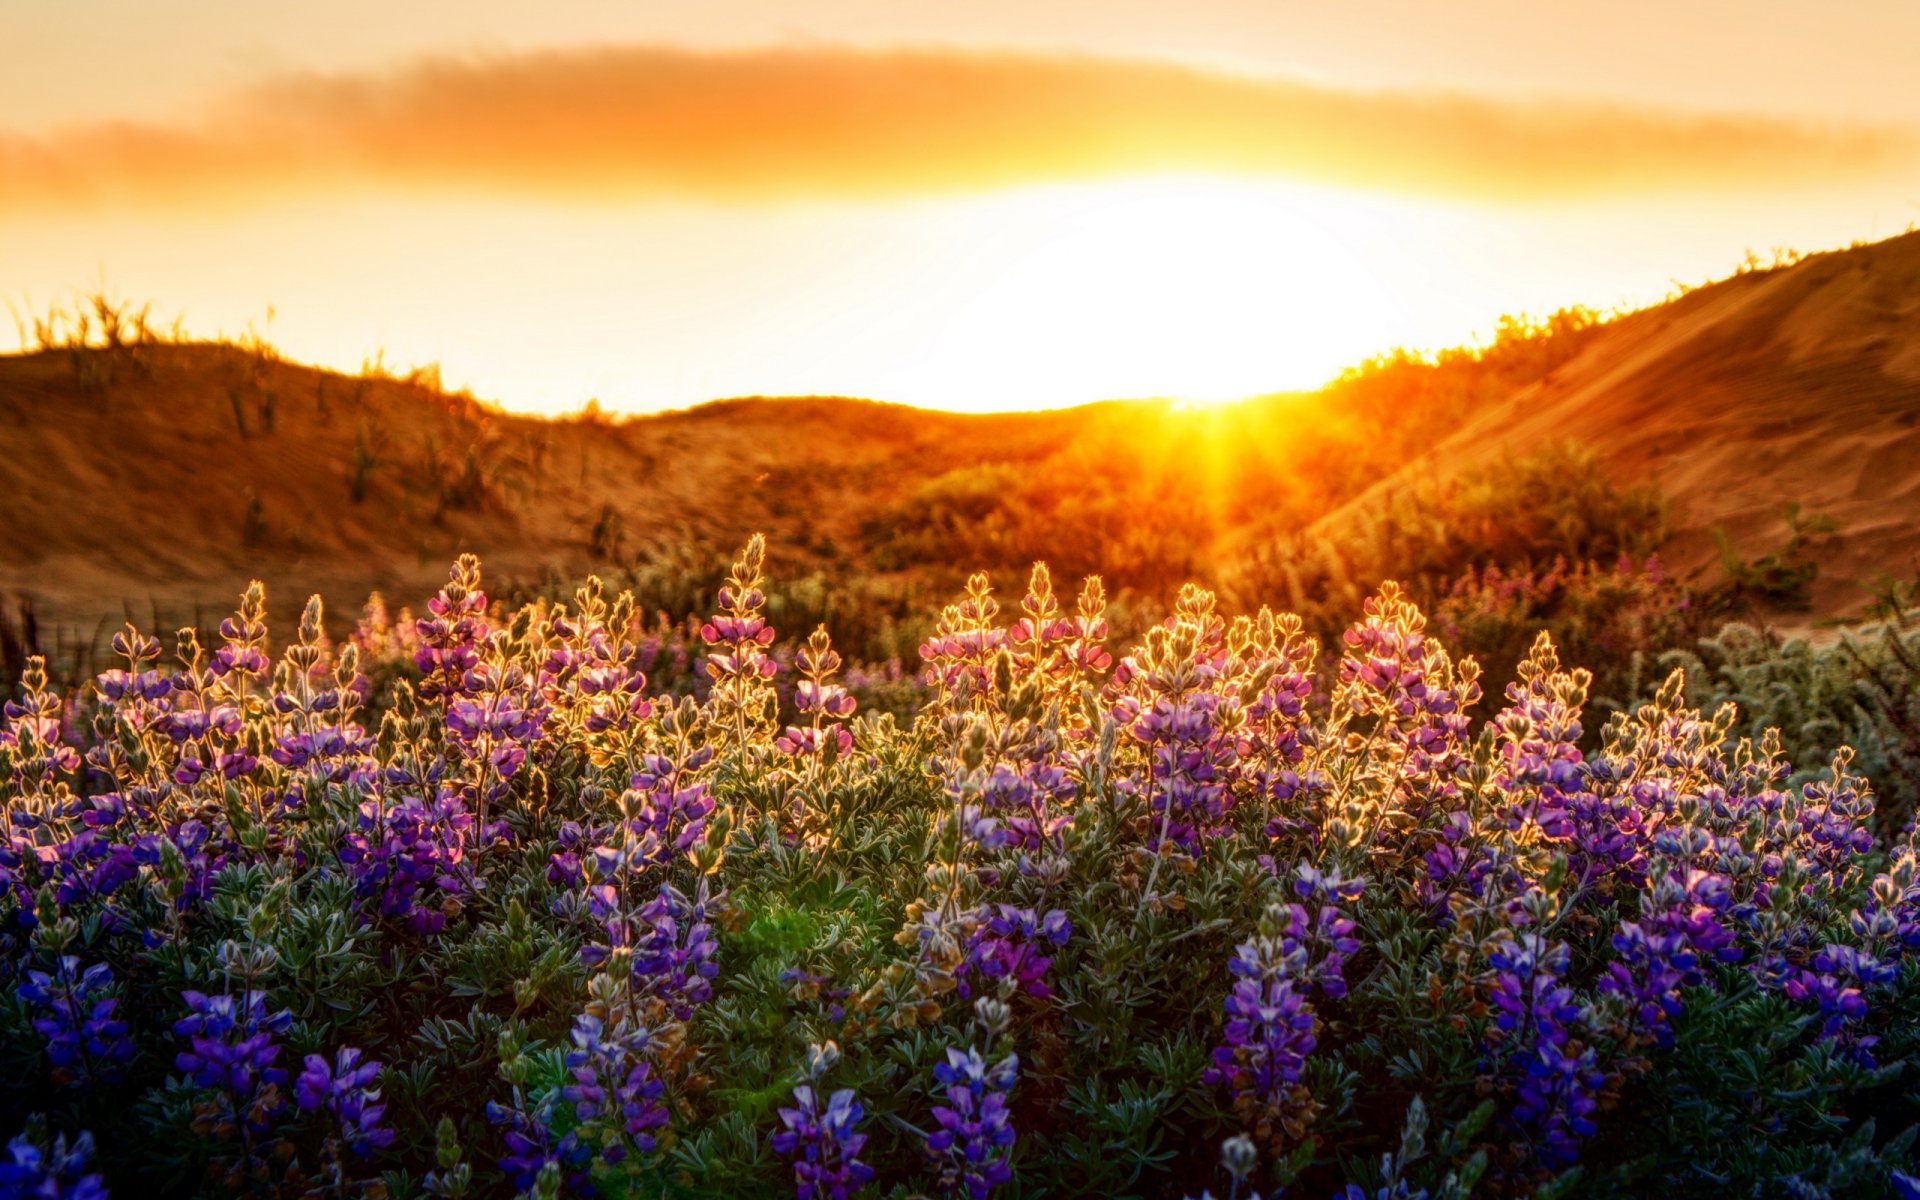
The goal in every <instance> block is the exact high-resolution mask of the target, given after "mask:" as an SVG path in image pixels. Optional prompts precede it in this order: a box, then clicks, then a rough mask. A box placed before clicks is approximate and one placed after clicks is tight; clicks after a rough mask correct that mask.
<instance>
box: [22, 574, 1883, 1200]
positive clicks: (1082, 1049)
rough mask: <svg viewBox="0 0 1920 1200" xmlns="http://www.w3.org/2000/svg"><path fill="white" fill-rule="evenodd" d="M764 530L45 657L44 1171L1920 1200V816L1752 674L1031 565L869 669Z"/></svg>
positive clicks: (464, 1183) (396, 1190) (808, 1187)
mask: <svg viewBox="0 0 1920 1200" xmlns="http://www.w3.org/2000/svg"><path fill="white" fill-rule="evenodd" d="M764 559H765V548H764V545H763V543H762V542H761V541H760V540H759V539H758V538H755V539H754V540H753V541H752V542H751V543H749V545H748V546H747V548H746V550H745V551H744V552H743V554H742V555H741V556H740V558H739V560H738V561H737V562H736V563H735V564H734V566H733V569H732V571H731V573H730V575H729V576H728V578H727V581H726V583H725V585H724V586H723V587H722V588H721V589H720V590H719V594H718V597H717V601H716V603H715V605H714V610H715V611H714V612H713V613H712V615H711V616H710V617H709V618H708V619H706V620H705V621H704V622H699V623H697V624H696V625H695V626H693V627H691V628H690V629H685V631H684V632H674V631H673V629H668V630H667V631H666V632H664V633H663V632H662V630H661V628H660V627H657V626H655V625H650V624H648V622H647V620H646V619H645V618H646V617H647V614H646V613H644V612H642V611H640V606H639V605H637V604H636V602H635V600H634V598H633V597H632V595H631V594H627V593H621V594H611V592H610V589H608V588H606V587H605V586H603V585H602V584H601V583H600V582H599V581H598V580H589V581H588V582H587V583H586V584H585V585H584V586H583V587H581V588H580V589H579V590H578V592H577V593H576V594H574V595H573V596H571V597H570V598H568V599H566V600H565V602H563V603H562V602H553V601H549V600H544V599H536V600H533V601H531V602H529V603H527V604H525V605H523V606H521V607H519V608H518V609H517V610H509V609H508V608H507V607H506V606H504V605H500V604H494V603H490V601H489V599H488V596H487V594H486V592H485V583H484V581H483V579H482V576H481V572H480V565H479V563H478V562H477V561H475V560H473V559H471V558H463V559H461V561H460V562H459V563H458V564H457V565H456V566H455V567H454V569H453V571H452V574H451V577H450V579H449V582H448V583H447V585H446V586H445V587H444V588H443V589H442V590H441V591H440V593H439V594H438V595H437V596H436V597H434V598H433V599H432V600H431V601H430V602H429V603H428V605H427V609H426V612H425V615H424V616H421V617H419V618H418V619H417V620H415V619H412V618H411V617H409V616H406V615H401V616H399V617H396V618H393V619H389V618H387V617H386V616H385V615H384V610H382V609H379V608H378V607H375V608H370V610H369V616H368V618H367V619H366V620H364V621H363V622H362V623H361V625H360V627H359V628H358V630H357V631H356V632H355V633H354V634H353V635H352V636H350V637H346V638H341V639H337V640H336V639H332V638H329V637H328V635H327V632H326V625H325V622H324V620H323V616H324V614H323V612H322V609H321V606H320V602H319V600H318V599H317V598H316V599H315V600H314V601H313V602H311V603H310V604H309V606H308V608H307V610H306V615H305V617H304V618H303V619H302V620H301V622H300V625H299V628H298V629H297V631H295V633H294V636H293V637H292V638H290V639H288V638H285V637H284V636H282V637H278V638H275V637H272V636H271V635H270V631H269V629H268V627H267V623H266V618H265V614H266V605H265V598H264V596H263V594H262V592H261V590H260V589H259V588H258V586H257V585H256V587H255V588H253V589H252V590H250V591H249V592H248V593H247V595H246V596H245V598H244V599H243V600H242V602H241V604H240V607H239V609H238V610H237V611H236V612H235V613H234V614H233V615H232V616H231V617H230V618H228V619H227V620H226V621H225V622H223V623H222V624H221V625H220V627H219V630H218V634H217V637H210V638H208V639H206V640H204V641H203V639H202V638H201V637H200V636H199V635H197V634H195V633H194V632H192V631H182V632H181V634H180V635H179V636H178V637H177V638H176V639H175V640H173V641H172V642H171V643H169V644H163V643H162V641H161V640H159V639H158V638H156V637H155V636H152V635H150V634H149V633H147V632H142V631H140V630H137V629H134V628H132V627H128V628H127V629H126V630H124V631H123V632H121V633H120V634H119V635H117V636H116V637H115V639H114V642H113V647H114V650H115V651H116V653H117V654H118V655H119V656H120V660H121V661H120V663H119V665H118V666H116V667H114V668H113V669H110V670H106V671H104V672H103V673H100V674H98V676H97V678H95V679H92V680H91V681H90V682H85V683H82V684H80V685H79V686H76V687H72V688H68V689H64V690H63V691H59V692H57V691H56V690H55V689H54V687H53V685H52V684H51V683H50V682H49V679H48V674H47V671H46V670H45V669H44V667H43V666H41V665H38V664H33V665H30V666H29V668H28V669H27V671H26V672H25V675H24V678H23V681H22V686H21V687H20V688H19V689H18V691H17V693H16V694H15V695H14V696H13V697H11V698H10V699H9V700H8V701H7V704H6V707H5V710H4V720H3V722H0V795H4V798H5V806H4V812H5V821H6V826H5V832H6V842H5V847H4V849H3V850H0V884H4V898H0V984H3V985H4V988H3V990H0V1120H4V1122H5V1125H6V1128H5V1130H4V1132H0V1137H4V1138H10V1139H11V1140H10V1141H8V1142H7V1145H6V1149H5V1153H4V1156H3V1157H0V1195H6V1196H15V1195H18V1196H36V1197H55V1196H61V1197H66V1196H72V1197H89V1198H92V1197H100V1196H104V1195H106V1194H108V1192H109V1190H111V1192H112V1194H114V1195H119V1196H136V1195H196V1194H211V1195H263V1196H264V1195H275V1196H377V1195H383V1194H384V1195H387V1196H391V1197H396V1198H397V1197H413V1196H440V1197H454V1196H508V1195H514V1194H531V1195H536V1196H588V1195H593V1196H605V1197H622V1196H687V1197H698V1196H716V1197H730V1198H731V1197H742V1198H744V1197H760V1196H767V1197H774V1196H789V1195H791V1196H797V1197H798V1198H799V1200H811V1198H827V1197H832V1198H835V1200H837V1198H839V1197H843V1196H851V1195H864V1196H873V1197H881V1196H918V1195H925V1196H934V1195H942V1194H944V1195H951V1196H956V1197H958V1196H966V1197H969V1198H971V1200H984V1198H985V1197H988V1196H993V1197H1006V1198H1012V1197H1039V1196H1139V1197H1183V1196H1191V1197H1199V1196H1202V1195H1205V1194H1208V1193H1211V1195H1213V1196H1216V1197H1222V1198H1225V1197H1229V1196H1233V1197H1239V1198H1242V1200H1246V1198H1248V1197H1252V1196H1255V1195H1260V1196H1265V1197H1269V1198H1271V1197H1276V1196H1290V1197H1291V1196H1300V1197H1315V1198H1319V1197H1337V1198H1339V1200H1371V1198H1375V1197H1381V1198H1408V1200H1411V1198H1413V1197H1427V1198H1429V1200H1441V1198H1451V1200H1458V1198H1462V1197H1466V1196H1469V1195H1477V1196H1488V1197H1508V1196H1524V1195H1534V1196H1639V1195H1659V1194H1668V1193H1672V1192H1674V1191H1677V1190H1685V1192H1686V1193H1687V1194H1692V1195H1701V1196H1706V1195H1737V1196H1749V1195H1752V1196H1794V1197H1820V1196H1833V1197H1849V1196H1859V1197H1878V1196H1897V1197H1911V1196H1916V1195H1920V1181H1916V1180H1915V1179H1914V1178H1913V1177H1912V1176H1911V1175H1910V1174H1909V1173H1910V1172H1920V1164H1917V1163H1916V1161H1915V1160H1916V1151H1915V1147H1914V1137H1915V1124H1916V1122H1920V1086H1917V1084H1916V1081H1915V1079H1914V1077H1913V1071H1912V1070H1910V1069H1909V1064H1910V1063H1913V1062H1915V1061H1916V1060H1917V1059H1920V1025H1916V1017H1920V968H1917V967H1916V961H1915V953H1914V952H1915V951H1916V950H1920V857H1916V847H1915V844H1914V840H1913V834H1912V831H1911V826H1908V827H1906V828H1900V827H1898V826H1897V825H1896V824H1895V823H1894V822H1893V821H1890V820H1888V819H1886V816H1885V815H1884V814H1882V815H1881V816H1879V817H1878V818H1876V812H1875V799H1874V796H1873V793H1872V790H1871V788H1870V786H1869V784H1868V782H1867V780H1866V779H1865V778H1863V777H1862V776H1861V775H1860V774H1858V773H1857V772H1856V768H1855V767H1854V764H1853V758H1852V754H1851V752H1850V751H1849V750H1848V749H1846V748H1845V747H1843V746H1840V745H1827V746H1822V747H1819V748H1818V752H1817V753H1818V757H1817V758H1816V759H1815V760H1814V761H1802V762H1798V763H1789V762H1788V761H1787V759H1786V756H1785V753H1784V751H1783V748H1782V746H1783V743H1782V739H1781V737H1780V735H1778V734H1774V733H1765V734H1754V735H1749V734H1748V733H1747V732H1745V731H1746V730H1747V729H1748V725H1747V721H1748V717H1747V715H1746V714H1743V713H1742V712H1740V711H1738V710H1737V709H1736V708H1735V707H1734V706H1732V705H1726V706H1721V707H1719V708H1717V709H1714V710H1711V711H1701V710H1699V709H1698V708H1695V707H1689V705H1690V703H1694V704H1697V703H1698V700H1697V692H1695V693H1690V691H1689V689H1690V688H1693V689H1698V688H1699V687H1701V686H1702V685H1703V684H1706V683H1710V682H1711V681H1710V680H1705V679H1703V678H1701V676H1702V675H1703V674H1706V673H1707V672H1706V668H1705V667H1704V666H1700V667H1698V668H1697V669H1696V672H1695V677H1694V678H1693V679H1692V680H1689V679H1687V678H1686V677H1684V676H1683V675H1682V674H1680V673H1675V674H1674V675H1672V676H1671V677H1669V678H1667V679H1666V681H1665V682H1664V683H1660V684H1658V685H1657V687H1655V688H1652V689H1650V691H1651V698H1650V699H1647V700H1645V701H1644V702H1642V703H1635V704H1628V705H1623V706H1618V707H1615V708H1613V709H1612V710H1611V712H1610V714H1602V713H1599V712H1596V711H1592V709H1593V706H1592V705H1590V703H1589V697H1588V691H1589V688H1590V685H1591V683H1592V679H1593V676H1592V675H1591V674H1590V673H1589V667H1591V668H1593V669H1596V670H1612V671H1616V672H1617V671H1618V670H1619V669H1620V664H1618V663H1615V662H1595V663H1591V664H1577V663H1573V662H1568V661H1562V658H1561V655H1560V654H1559V653H1558V652H1557V651H1556V648H1555V646H1554V644H1553V642H1552V640H1551V638H1549V637H1548V636H1547V635H1545V634H1542V635H1541V636H1539V637H1538V638H1537V639H1536V640H1534V641H1532V643H1531V647H1530V649H1527V650H1526V651H1525V653H1524V657H1523V658H1521V659H1520V661H1518V662H1517V663H1515V662H1501V663H1489V664H1487V666H1488V670H1489V671H1492V672H1494V673H1496V675H1497V677H1499V678H1503V679H1504V678H1511V679H1512V682H1511V683H1510V684H1507V685H1506V686H1505V687H1504V688H1503V689H1497V691H1499V692H1501V693H1503V694H1495V695H1492V696H1484V695H1483V694H1482V692H1483V684H1482V669H1481V666H1480V665H1479V664H1478V663H1476V662H1475V661H1474V660H1473V659H1472V658H1471V657H1467V656H1464V655H1462V656H1458V657H1456V656H1455V655H1453V654H1450V653H1449V651H1448V649H1447V647H1446V646H1445V645H1444V644H1443V638H1442V636H1440V634H1439V633H1438V632H1437V628H1438V627H1437V625H1436V627H1429V625H1428V623H1427V620H1426V617H1425V616H1423V614H1422V613H1421V612H1420V611H1419V610H1418V609H1417V608H1416V607H1415V606H1414V604H1413V603H1412V602H1411V600H1410V599H1409V598H1408V595H1407V594H1406V593H1403V592H1402V590H1401V589H1399V588H1398V587H1396V586H1395V585H1393V584H1386V585H1383V586H1382V587H1381V588H1380V589H1379V590H1378V591H1377V592H1376V593H1375V594H1374V595H1372V596H1371V597H1370V598H1368V599H1366V600H1365V602H1364V605H1363V606H1362V608H1361V609H1360V611H1356V612H1353V613H1351V614H1350V615H1349V618H1348V619H1350V620H1351V622H1352V623H1351V624H1350V625H1349V626H1348V627H1347V628H1346V629H1345V631H1344V632H1343V633H1341V634H1339V635H1338V637H1337V639H1325V641H1324V644H1323V639H1321V638H1317V637H1315V636H1314V635H1313V633H1312V632H1311V627H1310V626H1309V625H1308V623H1306V622H1305V621H1303V620H1302V619H1301V618H1300V617H1297V616H1289V615H1277V614H1275V613H1273V612H1270V611H1267V610H1264V609H1262V610H1259V611H1256V612H1248V613H1241V612H1228V611H1223V606H1222V604H1221V603H1220V602H1219V601H1217V600H1216V598H1215V596H1214V595H1213V594H1212V593H1210V592H1208V591H1206V590H1203V589H1201V588H1198V587H1193V586H1189V587H1187V588H1185V589H1184V590H1182V591H1181V592H1180V593H1179V595H1178V599H1177V601H1176V602H1175V603H1174V604H1173V606H1172V610H1171V613H1170V615H1168V616H1167V617H1166V618H1165V619H1164V620H1159V621H1154V622H1151V623H1149V624H1148V626H1147V628H1146V630H1145V633H1144V636H1143V637H1142V638H1141V639H1139V640H1138V642H1137V644H1131V645H1129V644H1125V643H1124V642H1123V641H1122V639H1119V638H1116V637H1113V636H1111V634H1110V630H1109V626H1108V620H1109V616H1108V613H1107V611H1106V598H1105V595H1104V593H1103V590H1102V587H1101V584H1100V582H1099V580H1097V579H1089V580H1088V581H1087V582H1086V583H1085V584H1084V586H1082V587H1081V588H1080V589H1079V590H1078V591H1077V593H1073V592H1072V591H1071V590H1070V589H1065V588H1063V589H1062V590H1060V591H1056V589H1055V585H1054V583H1053V581H1052V580H1051V578H1050V577H1049V575H1048V573H1047V571H1046V570H1045V569H1044V568H1035V569H1034V571H1033V573H1032V575H1031V578H1030V579H1029V580H1028V582H1027V584H1026V586H1025V588H1024V592H1023V594H1019V595H1018V596H1017V598H1016V597H1015V596H1014V595H1013V594H1011V593H1005V592H1003V593H1000V594H999V595H998V596H996V593H995V592H994V591H993V589H992V588H991V587H990V585H989V581H988V580H987V578H986V577H985V576H975V577H974V578H973V579H972V580H971V581H970V582H969V583H968V585H967V587H966V589H965V592H964V595H963V596H962V597H961V598H960V599H959V600H958V601H957V602H955V603H954V604H952V605H950V606H948V607H947V608H945V609H944V610H943V611H942V612H941V613H940V615H939V617H938V620H937V623H936V625H935V626H934V628H933V632H932V634H931V636H929V637H928V638H927V639H926V640H925V642H924V644H923V645H921V646H920V647H919V657H920V660H921V661H920V663H919V664H918V668H917V670H916V671H913V672H906V673H902V672H900V671H898V670H894V671H891V672H889V671H887V670H884V669H880V668H872V667H861V668H858V669H855V668H854V667H853V665H852V664H843V663H842V661H841V656H840V655H839V654H838V653H836V651H835V650H834V649H833V647H832V645H831V644H830V640H829V638H828V636H827V633H826V630H825V629H824V628H823V629H820V630H818V631H812V632H810V631H809V630H807V629H804V628H802V629H782V630H779V631H778V635H779V638H783V639H785V641H784V644H783V643H782V642H781V641H780V640H778V639H777V637H776V630H775V629H774V628H773V627H772V625H771V624H770V622H769V618H768V611H767V608H768V603H767V602H768V588H769V585H768V584H767V582H766V581H765V579H764V578H763V572H764V568H765V563H764ZM1525 586H1526V585H1525V581H1502V580H1499V579H1496V578H1493V577H1491V576H1482V577H1479V578H1477V579H1476V580H1475V581H1474V583H1473V587H1474V588H1475V589H1478V590H1476V591H1474V592H1473V595H1476V596H1477V595H1483V594H1493V593H1494V592H1500V593H1501V594H1502V595H1505V594H1507V593H1509V592H1515V591H1516V589H1518V590H1520V591H1524V590H1525ZM1458 595H1459V593H1457V594H1456V600H1455V601H1454V602H1453V609H1454V610H1455V611H1456V613H1465V612H1468V611H1470V610H1471V611H1479V610H1474V609H1472V608H1471V605H1467V604H1466V602H1465V601H1461V600H1458ZM1483 607H1484V606H1483ZM1461 619H1462V620H1464V617H1462V618H1461ZM1450 623H1451V622H1450ZM677 628H684V627H677ZM1728 644H1729V645H1731V643H1728ZM1885 645H1886V646H1888V647H1890V649H1888V650H1887V651H1886V653H1887V654H1889V655H1893V656H1896V657H1897V656H1900V655H1904V654H1906V653H1908V650H1907V649H1906V647H1907V645H1908V643H1907V642H1902V641H1899V640H1898V639H1893V638H1890V639H1889V640H1888V641H1887V642H1886V643H1885ZM1802 657H1803V659H1805V661H1806V662H1808V663H1811V662H1812V661H1813V659H1812V658H1809V657H1807V656H1806V655H1803V656H1802ZM1715 661H1716V662H1719V663H1720V664H1721V666H1720V670H1721V671H1722V672H1723V673H1726V674H1727V675H1728V676H1729V678H1733V677H1735V676H1737V678H1738V680H1741V681H1745V682H1746V683H1747V684H1750V685H1751V686H1752V687H1754V688H1755V689H1759V690H1764V689H1765V688H1766V686H1767V680H1768V678H1770V676H1769V675H1768V672H1767V670H1763V669H1762V668H1761V666H1759V665H1755V663H1754V655H1752V654H1751V653H1749V654H1748V655H1747V657H1746V658H1745V659H1743V660H1741V661H1740V662H1735V661H1734V659H1733V651H1731V650H1729V651H1727V652H1726V653H1725V654H1723V655H1721V657H1720V659H1717V660H1715ZM1875 661H1879V660H1875ZM1886 661H1888V662H1892V661H1893V659H1892V658H1889V659H1887V660H1886ZM1903 661H1904V660H1903ZM1743 662H1744V663H1745V664H1746V665H1744V666H1743V665H1741V664H1742V663H1743ZM1805 669H1806V670H1807V671H1812V670H1814V668H1813V667H1812V666H1808V667H1806V668H1805ZM1822 669H1824V668H1822ZM1690 694H1694V695H1696V699H1695V700H1693V701H1690V700H1689V699H1688V697H1689V695H1690ZM1809 703H1812V701H1809ZM1833 705H1835V706H1837V705H1839V701H1837V700H1835V701H1833ZM1836 711H1837V708H1836ZM1483 714H1490V715H1483ZM1829 727H1831V728H1832V729H1834V730H1836V731H1839V730H1841V729H1842V727H1843V722H1842V721H1840V720H1834V721H1831V722H1829ZM1887 753H1891V752H1887ZM1802 757H1803V758H1805V755H1804V754H1803V755H1802ZM1875 761H1879V760H1878V759H1876V760H1875ZM1888 761H1892V760H1888ZM1902 761H1904V760H1902ZM1796 771H1797V773H1796Z"/></svg>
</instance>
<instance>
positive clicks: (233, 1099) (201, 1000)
mask: <svg viewBox="0 0 1920 1200" xmlns="http://www.w3.org/2000/svg"><path fill="white" fill-rule="evenodd" d="M181 995H182V998H183V999H185V1000H186V1002H187V1009H188V1015H187V1016H185V1017H182V1018H181V1019H180V1020H178V1021H175V1022H174V1023H173V1033H174V1036H175V1037H182V1038H186V1039H187V1041H188V1045H189V1047H190V1048H189V1049H187V1050H183V1051H181V1052H180V1053H179V1054H178V1055H177V1056H175V1058H174V1065H175V1066H176V1067H178V1068H179V1069H180V1070H181V1071H183V1072H185V1073H186V1075H187V1076H188V1077H189V1078H191V1079H192V1080H193V1082H194V1083H195V1084H196V1085H198V1086H200V1087H203V1088H209V1089H212V1090H214V1091H216V1092H218V1093H219V1094H220V1097H221V1101H222V1108H221V1110H220V1111H219V1112H218V1113H217V1114H215V1119H216V1120H217V1121H220V1122H222V1123H224V1122H225V1121H227V1120H232V1121H237V1122H239V1123H240V1124H241V1125H242V1126H243V1128H244V1129H245V1130H246V1131H248V1132H249V1133H254V1134H258V1133H261V1132H264V1131H265V1130H266V1129H267V1127H268V1126H269V1125H271V1124H272V1122H273V1120H274V1118H276V1117H278V1116H279V1115H280V1113H281V1112H282V1111H283V1110H284V1109H285V1108H286V1100H285V1099H284V1097H283V1096H282V1094H281V1088H282V1086H283V1085H284V1084H285V1083H286V1082H287V1073H286V1071H285V1070H284V1069H282V1068H280V1067H278V1066H275V1065H274V1063H275V1060H276V1059H278V1058H279V1057H280V1046H279V1044H278V1043H277V1042H275V1041H274V1039H275V1038H276V1037H277V1036H279V1035H281V1034H284V1033H285V1032H286V1031H287V1028H288V1026H290V1025H291V1024H292V1023H293V1014H292V1013H290V1012H288V1011H287V1010H286V1009H281V1010H280V1011H279V1012H276V1013H268V1012H267V996H266V993H265V992H261V991H248V992H245V993H244V994H242V995H240V996H233V995H231V994H227V993H221V994H218V995H212V996H209V995H206V994H205V993H203V992H194V991H188V992H183V993H181Z"/></svg>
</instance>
